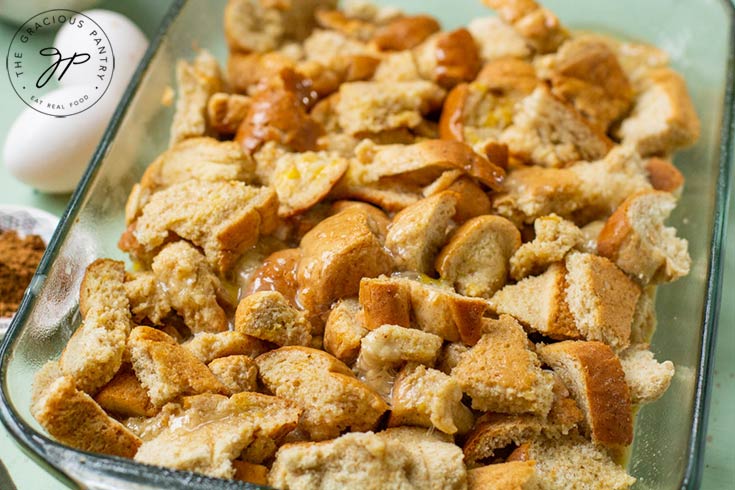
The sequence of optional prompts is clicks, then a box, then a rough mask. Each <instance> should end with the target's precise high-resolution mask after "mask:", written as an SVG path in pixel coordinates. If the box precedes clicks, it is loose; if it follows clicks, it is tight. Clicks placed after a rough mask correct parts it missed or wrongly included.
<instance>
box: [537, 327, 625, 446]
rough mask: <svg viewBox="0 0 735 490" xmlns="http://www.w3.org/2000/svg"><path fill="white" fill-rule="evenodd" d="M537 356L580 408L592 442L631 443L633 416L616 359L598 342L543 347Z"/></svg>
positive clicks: (574, 342)
mask: <svg viewBox="0 0 735 490" xmlns="http://www.w3.org/2000/svg"><path fill="white" fill-rule="evenodd" d="M539 356H540V357H541V359H542V360H543V361H544V362H545V363H546V364H548V365H550V366H551V367H552V368H553V369H554V371H555V372H556V373H557V374H558V375H559V376H560V377H561V379H562V380H563V381H564V384H565V385H566V386H567V387H568V388H569V391H571V393H572V396H573V397H574V399H575V400H576V401H577V404H578V405H579V407H580V408H581V409H582V412H583V413H584V417H585V427H586V430H588V431H589V433H590V435H591V437H592V442H594V443H596V444H602V445H604V446H608V447H619V446H628V445H630V444H631V442H633V413H632V407H631V397H630V390H629V388H628V384H627V383H626V381H625V373H624V371H623V367H622V366H621V364H620V360H619V359H618V357H617V356H616V355H615V353H614V352H613V351H612V349H610V347H608V346H607V345H605V344H603V343H602V342H583V341H565V342H559V343H556V344H550V345H545V346H543V347H541V348H540V349H539Z"/></svg>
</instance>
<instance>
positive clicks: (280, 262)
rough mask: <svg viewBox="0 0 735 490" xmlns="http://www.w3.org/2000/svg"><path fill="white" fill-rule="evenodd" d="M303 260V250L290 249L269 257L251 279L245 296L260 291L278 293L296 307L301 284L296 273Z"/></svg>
mask: <svg viewBox="0 0 735 490" xmlns="http://www.w3.org/2000/svg"><path fill="white" fill-rule="evenodd" d="M300 260H301V250H299V249H298V248H288V249H285V250H279V251H277V252H273V253H272V254H271V255H269V256H268V257H267V258H266V259H265V260H264V261H263V263H262V264H261V265H260V267H258V268H257V269H256V270H255V271H254V272H253V274H252V276H251V278H250V284H249V285H248V288H247V289H246V290H245V292H244V294H245V295H248V294H253V293H257V292H258V291H278V292H279V293H281V294H282V295H283V297H284V298H286V299H287V300H288V301H289V302H290V303H291V304H292V305H294V306H295V305H296V292H297V291H298V288H299V284H298V279H297V278H296V271H297V270H298V267H299V261H300Z"/></svg>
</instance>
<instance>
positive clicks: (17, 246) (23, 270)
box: [0, 230, 46, 317]
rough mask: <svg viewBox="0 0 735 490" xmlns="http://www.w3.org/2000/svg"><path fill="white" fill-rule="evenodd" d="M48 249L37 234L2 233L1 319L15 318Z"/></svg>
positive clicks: (0, 265)
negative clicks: (21, 235)
mask: <svg viewBox="0 0 735 490" xmlns="http://www.w3.org/2000/svg"><path fill="white" fill-rule="evenodd" d="M45 250H46V245H45V244H44V243H43V239H42V238H41V237H40V236H38V235H28V236H27V237H25V238H21V237H20V236H18V233H16V232H15V230H4V231H0V317H9V316H13V314H14V313H15V311H16V310H17V309H18V306H20V302H21V300H22V299H23V292H24V291H25V289H26V288H27V287H28V284H30V282H31V279H32V278H33V273H34V272H36V268H37V267H38V263H39V262H41V256H43V252H44V251H45Z"/></svg>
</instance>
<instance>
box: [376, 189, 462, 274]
mask: <svg viewBox="0 0 735 490" xmlns="http://www.w3.org/2000/svg"><path fill="white" fill-rule="evenodd" d="M456 204H457V198H456V196H455V194H454V193H453V192H442V193H439V194H436V195H434V196H431V197H428V198H426V199H422V200H421V201H419V202H417V203H415V204H412V205H411V206H408V207H407V208H405V209H403V210H402V211H401V212H399V213H398V214H396V215H395V216H394V217H393V221H392V222H391V224H390V225H389V226H388V234H387V235H386V239H385V246H386V248H388V250H390V252H391V254H392V255H393V258H394V260H395V264H396V267H397V268H398V269H399V270H411V271H417V272H421V273H424V274H431V273H433V272H434V259H435V258H436V254H437V253H438V252H439V249H440V248H441V246H442V245H443V244H444V241H445V240H446V237H447V233H448V232H449V227H450V225H451V223H452V221H451V220H452V216H454V213H455V206H456Z"/></svg>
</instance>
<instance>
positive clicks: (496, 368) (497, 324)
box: [452, 315, 553, 416]
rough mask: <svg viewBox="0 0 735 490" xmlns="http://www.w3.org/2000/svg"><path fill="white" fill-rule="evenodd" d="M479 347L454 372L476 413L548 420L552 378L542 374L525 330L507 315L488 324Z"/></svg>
mask: <svg viewBox="0 0 735 490" xmlns="http://www.w3.org/2000/svg"><path fill="white" fill-rule="evenodd" d="M483 331H484V333H483V335H482V337H481V338H480V340H479V341H478V342H477V344H476V345H475V346H474V347H473V348H472V349H470V350H469V351H468V352H466V353H464V354H462V355H461V356H460V358H459V363H458V364H457V366H455V368H454V369H452V377H453V378H454V379H456V380H457V381H458V382H459V384H460V386H461V387H462V391H464V392H465V393H466V394H468V395H469V396H470V397H471V398H472V408H474V409H475V410H482V411H492V412H501V413H534V414H537V415H541V416H546V414H548V413H549V410H550V409H551V404H552V401H553V396H552V387H553V376H552V375H551V373H549V372H547V371H542V370H541V367H540V366H541V363H540V362H539V360H538V358H537V357H536V354H535V353H534V352H533V351H531V350H530V349H529V348H528V338H527V337H526V334H525V333H524V332H523V328H522V327H521V326H520V324H518V322H516V321H515V320H514V319H513V318H511V317H509V316H507V315H504V316H501V317H500V319H499V320H489V319H488V320H485V325H484V329H483Z"/></svg>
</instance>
